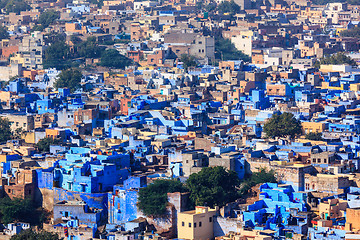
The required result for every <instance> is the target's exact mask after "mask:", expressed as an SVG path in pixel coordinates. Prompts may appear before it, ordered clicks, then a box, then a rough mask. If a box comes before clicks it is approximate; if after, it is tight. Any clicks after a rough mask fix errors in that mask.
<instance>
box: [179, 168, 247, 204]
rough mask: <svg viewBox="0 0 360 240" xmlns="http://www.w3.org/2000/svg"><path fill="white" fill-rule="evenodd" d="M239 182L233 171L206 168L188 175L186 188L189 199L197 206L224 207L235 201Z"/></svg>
mask: <svg viewBox="0 0 360 240" xmlns="http://www.w3.org/2000/svg"><path fill="white" fill-rule="evenodd" d="M239 184H240V180H239V178H238V176H237V174H236V173H235V172H234V171H227V170H226V169H225V168H224V167H219V166H218V167H207V168H203V169H201V171H200V172H198V173H193V174H191V175H190V177H189V179H188V180H187V181H186V186H187V187H188V189H189V191H190V199H191V201H192V202H193V203H194V204H195V205H197V206H205V205H206V206H210V207H214V206H220V207H222V206H224V205H225V204H226V203H229V202H232V201H234V200H236V199H237V197H238V195H237V190H236V187H237V186H238V185H239Z"/></svg>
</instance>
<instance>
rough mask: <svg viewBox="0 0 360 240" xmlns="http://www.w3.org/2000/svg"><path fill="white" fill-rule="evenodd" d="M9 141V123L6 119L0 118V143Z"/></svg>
mask: <svg viewBox="0 0 360 240" xmlns="http://www.w3.org/2000/svg"><path fill="white" fill-rule="evenodd" d="M10 139H11V128H10V122H9V120H8V119H7V118H3V117H0V143H2V142H6V141H7V140H10Z"/></svg>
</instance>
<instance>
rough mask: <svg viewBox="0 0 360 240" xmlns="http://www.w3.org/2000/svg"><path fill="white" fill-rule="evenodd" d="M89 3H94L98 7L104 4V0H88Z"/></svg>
mask: <svg viewBox="0 0 360 240" xmlns="http://www.w3.org/2000/svg"><path fill="white" fill-rule="evenodd" d="M89 3H92V4H96V5H97V6H98V7H99V8H101V7H102V6H103V5H104V0H89Z"/></svg>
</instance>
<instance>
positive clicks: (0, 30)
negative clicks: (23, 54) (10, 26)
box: [0, 26, 9, 40]
mask: <svg viewBox="0 0 360 240" xmlns="http://www.w3.org/2000/svg"><path fill="white" fill-rule="evenodd" d="M8 38H9V33H8V31H7V28H6V27H4V26H0V40H3V39H8Z"/></svg>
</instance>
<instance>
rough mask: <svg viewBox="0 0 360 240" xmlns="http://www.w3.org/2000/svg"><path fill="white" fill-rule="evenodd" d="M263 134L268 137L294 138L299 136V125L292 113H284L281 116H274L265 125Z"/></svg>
mask: <svg viewBox="0 0 360 240" xmlns="http://www.w3.org/2000/svg"><path fill="white" fill-rule="evenodd" d="M264 132H265V133H266V135H267V136H268V137H271V138H275V137H287V136H290V137H292V138H293V137H295V135H298V134H301V132H302V130H301V123H300V121H299V120H297V119H296V118H295V117H294V115H293V114H292V113H288V112H284V113H283V114H280V115H278V114H274V115H272V117H271V118H270V119H269V120H268V121H267V122H266V123H265V125H264Z"/></svg>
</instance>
